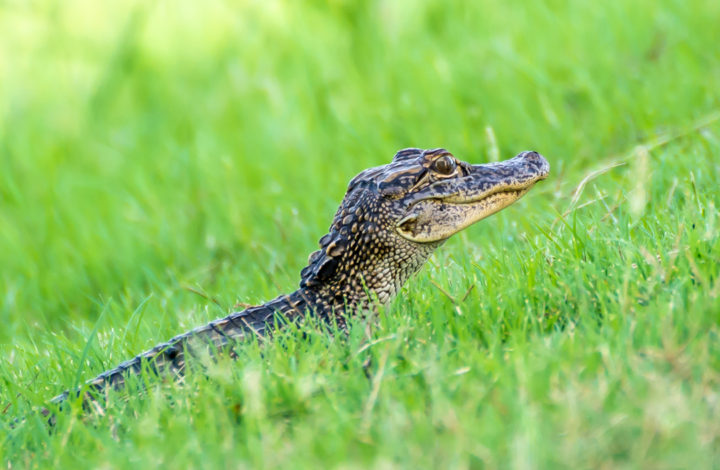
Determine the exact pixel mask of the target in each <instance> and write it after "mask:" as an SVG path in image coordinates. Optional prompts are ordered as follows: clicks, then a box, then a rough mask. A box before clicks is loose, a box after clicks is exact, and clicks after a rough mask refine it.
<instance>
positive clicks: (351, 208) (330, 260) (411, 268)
mask: <svg viewBox="0 0 720 470" xmlns="http://www.w3.org/2000/svg"><path fill="white" fill-rule="evenodd" d="M549 170H550V167H549V165H548V163H547V161H546V160H545V159H544V158H543V157H542V156H540V155H539V154H537V153H535V152H523V153H521V154H519V155H518V156H516V157H515V158H512V159H510V160H507V161H504V162H498V163H489V164H485V165H470V164H468V163H465V162H463V161H460V160H457V159H456V158H455V157H453V156H452V155H451V154H450V153H449V152H448V151H447V150H444V149H434V150H421V149H414V148H413V149H405V150H401V151H400V152H398V153H397V154H396V155H395V157H394V158H393V161H392V162H391V163H389V164H387V165H383V166H380V167H376V168H370V169H367V170H365V171H363V172H362V173H360V174H359V175H357V176H356V177H355V178H353V180H352V181H351V182H350V185H349V186H348V190H347V193H346V194H345V198H344V199H343V201H342V203H341V204H340V207H339V208H338V210H337V212H336V214H335V217H334V219H333V222H332V224H331V225H330V229H329V231H328V233H327V235H325V236H324V237H322V238H321V239H320V249H319V250H318V251H315V252H314V253H312V254H311V255H310V258H309V260H308V266H307V267H306V268H305V269H303V270H302V272H301V282H300V288H299V289H298V290H297V291H295V292H293V293H291V294H288V295H282V296H280V297H277V298H275V299H273V300H271V301H269V302H267V303H266V304H264V305H261V306H258V307H251V308H248V309H247V310H244V311H242V312H238V313H232V314H230V315H228V316H227V317H225V318H221V319H218V320H215V321H213V322H211V323H209V324H207V325H205V326H201V327H199V328H196V329H194V330H192V331H189V332H187V333H185V334H182V335H179V336H176V337H174V338H172V339H171V340H169V341H167V342H165V343H162V344H159V345H157V346H155V347H154V348H152V349H151V350H149V351H146V352H144V353H142V354H140V355H138V356H136V357H135V358H133V359H131V360H129V361H126V362H123V363H122V364H120V365H119V366H118V367H116V368H114V369H111V370H109V371H107V372H104V373H103V374H101V375H99V376H98V377H96V378H95V379H93V380H91V381H89V382H88V383H87V387H86V389H87V392H86V394H85V397H84V399H85V402H86V403H90V402H93V401H95V400H97V398H98V397H100V396H101V395H102V393H103V392H105V391H107V390H110V389H115V390H118V389H121V388H122V387H123V386H124V384H125V379H126V377H127V376H128V375H129V374H139V373H140V371H141V370H142V369H143V368H147V369H148V370H150V371H153V372H154V373H156V374H158V375H160V374H169V375H172V376H174V377H181V376H182V375H183V373H184V370H185V365H186V359H188V358H189V357H192V356H197V355H199V354H201V353H203V352H204V353H208V352H210V353H214V352H217V351H227V352H228V353H229V354H231V355H234V353H233V351H232V346H233V345H234V344H236V343H237V342H238V341H240V340H242V339H244V338H247V337H249V336H252V335H260V336H263V335H265V334H266V333H267V332H268V331H269V330H270V329H272V328H274V327H275V326H276V325H282V324H284V323H286V322H288V321H297V320H300V319H302V318H303V317H304V316H305V315H317V316H318V317H320V318H321V319H323V320H334V321H335V322H337V324H338V325H340V327H342V328H344V327H345V320H346V317H347V316H348V315H353V314H354V313H356V312H357V311H361V310H364V309H368V308H372V306H373V303H374V302H376V301H379V302H381V303H387V302H389V301H390V299H392V297H393V296H395V294H397V292H398V291H399V290H400V287H401V286H402V285H403V284H404V283H405V281H407V279H408V278H409V277H410V276H412V275H413V274H414V273H416V272H417V271H418V270H419V269H420V268H421V267H422V265H423V264H424V263H425V261H426V260H427V258H428V257H429V256H430V255H431V254H432V252H433V251H435V249H436V248H437V247H438V246H440V245H442V243H443V242H444V241H445V240H447V238H448V237H450V236H451V235H453V234H454V233H457V232H459V231H460V230H462V229H464V228H465V227H467V226H469V225H471V224H473V223H475V222H477V221H479V220H481V219H483V218H485V217H487V216H488V215H491V214H493V213H495V212H497V211H499V210H501V209H503V208H505V207H507V206H508V205H510V204H512V203H513V202H515V201H516V200H518V199H519V198H520V197H522V196H523V195H524V194H525V193H526V192H527V191H529V190H530V188H531V187H532V186H533V185H534V184H535V183H536V182H537V181H539V180H541V179H544V178H546V177H547V175H548V172H549ZM74 393H75V394H77V393H79V392H74ZM69 396H70V393H69V392H65V393H63V394H62V395H59V396H57V397H55V398H54V399H53V400H52V403H54V404H56V405H59V404H61V403H62V402H64V401H65V400H67V398H68V397H69ZM76 396H77V395H76ZM43 414H45V415H46V416H47V415H49V414H50V412H49V411H48V410H43ZM51 420H52V421H54V420H53V419H52V418H51Z"/></svg>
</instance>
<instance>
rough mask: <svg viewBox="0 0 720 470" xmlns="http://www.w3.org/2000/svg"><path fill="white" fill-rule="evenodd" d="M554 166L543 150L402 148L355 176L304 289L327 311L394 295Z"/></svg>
mask: <svg viewBox="0 0 720 470" xmlns="http://www.w3.org/2000/svg"><path fill="white" fill-rule="evenodd" d="M549 171H550V166H549V165H548V162H547V161H546V160H545V159H544V158H543V157H542V156H541V155H540V154H538V153H536V152H523V153H521V154H519V155H517V156H516V157H514V158H512V159H510V160H506V161H504V162H497V163H488V164H484V165H471V164H469V163H466V162H464V161H461V160H458V159H457V158H455V157H454V156H453V155H452V154H451V153H450V152H448V151H447V150H445V149H433V150H421V149H415V148H411V149H405V150H401V151H400V152H398V153H397V154H396V155H395V157H394V158H393V160H392V162H391V163H389V164H387V165H383V166H379V167H376V168H370V169H367V170H365V171H363V172H362V173H360V174H359V175H357V176H356V177H355V178H353V179H352V181H350V185H349V186H348V189H347V193H346V195H345V198H344V199H343V202H342V204H340V207H339V208H338V210H337V213H336V214H335V217H334V219H333V222H332V224H331V226H330V229H329V232H328V234H327V235H325V236H324V237H322V238H321V239H320V249H319V250H318V251H315V252H314V253H312V254H311V255H310V258H309V260H308V266H307V267H306V268H305V269H303V270H302V272H301V277H302V280H301V283H300V289H301V290H300V291H301V292H303V295H304V297H306V298H308V299H310V300H311V301H310V304H311V305H312V304H316V311H321V312H322V311H325V312H327V311H329V310H334V311H336V312H338V311H344V310H345V309H346V308H348V307H350V308H358V307H366V306H367V305H368V304H369V303H370V302H371V301H372V300H373V297H376V298H377V300H379V301H380V302H382V303H384V302H387V301H389V300H390V299H391V298H392V297H393V296H394V295H395V294H396V293H397V291H398V290H399V289H400V287H401V286H402V285H403V284H404V283H405V281H406V280H407V279H408V278H409V277H410V276H411V275H412V274H414V273H415V272H417V271H418V270H419V269H420V267H421V266H422V265H423V263H424V262H425V261H426V260H427V258H428V257H429V256H430V255H431V254H432V252H433V251H434V250H435V249H436V248H437V247H438V246H440V245H441V244H442V243H443V242H444V241H445V240H447V239H448V238H449V237H450V236H452V235H453V234H455V233H457V232H459V231H460V230H462V229H464V228H466V227H468V226H469V225H472V224H474V223H475V222H478V221H479V220H481V219H484V218H485V217H487V216H489V215H491V214H494V213H495V212H497V211H499V210H501V209H503V208H505V207H507V206H509V205H510V204H512V203H513V202H515V201H517V200H518V199H520V198H521V197H522V196H523V195H524V194H526V193H527V192H528V191H529V190H530V188H532V186H533V185H534V184H535V183H536V182H538V181H540V180H542V179H545V178H546V177H547V175H548V173H549Z"/></svg>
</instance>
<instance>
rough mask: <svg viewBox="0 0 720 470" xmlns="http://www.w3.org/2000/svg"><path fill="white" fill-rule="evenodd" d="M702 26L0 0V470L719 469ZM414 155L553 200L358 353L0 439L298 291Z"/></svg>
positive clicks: (135, 399) (518, 14) (420, 290)
mask: <svg viewBox="0 0 720 470" xmlns="http://www.w3.org/2000/svg"><path fill="white" fill-rule="evenodd" d="M717 24H720V3H717V2H710V1H694V2H670V1H665V2H651V1H636V2H621V1H611V2H600V3H590V2H585V3H577V2H569V3H565V2H548V3H545V4H543V3H539V2H538V3H533V4H529V3H528V4H525V3H523V4H519V3H518V4H511V3H508V2H494V1H483V2H475V3H472V4H470V3H468V4H451V3H449V2H434V1H423V2H402V1H400V2H365V3H363V2H330V3H329V4H327V5H320V4H317V5H316V6H312V5H309V4H302V3H299V2H238V4H236V5H231V4H224V3H221V2H202V3H200V2H154V3H145V2H116V3H114V4H108V3H103V2H99V3H91V2H87V1H64V2H53V1H47V2H38V3H35V4H34V5H32V6H28V5H25V4H24V3H20V2H17V3H15V2H7V3H4V4H2V6H0V30H1V31H2V33H0V34H1V35H2V41H0V84H2V86H0V113H1V114H0V119H2V126H0V266H2V269H1V270H0V325H2V326H3V328H2V329H0V358H1V359H0V461H2V463H3V465H4V466H10V467H12V468H18V467H38V468H44V467H47V466H48V465H56V466H62V467H75V466H86V467H99V466H117V467H127V466H131V465H133V466H138V465H139V466H142V467H143V468H144V467H159V466H162V467H169V466H181V467H218V466H232V467H237V466H263V467H280V466H283V467H287V466H292V467H313V468H317V467H318V466H322V467H327V466H339V465H340V464H345V465H346V466H356V467H361V468H365V467H368V466H375V467H380V466H399V467H418V466H419V467H425V468H428V467H432V468H447V467H460V468H465V467H472V468H482V467H483V466H484V467H487V468H496V467H518V468H520V467H527V466H530V467H534V466H538V467H558V466H559V467H570V468H577V467H591V468H596V467H603V466H604V467H613V468H614V467H643V466H646V467H652V468H656V467H671V468H700V467H711V466H712V465H717V462H718V461H719V459H720V456H719V455H718V449H719V448H720V424H719V423H720V409H719V408H720V400H719V398H718V392H717V391H718V390H720V342H719V336H718V334H719V328H718V325H719V324H720V300H719V299H718V297H719V296H720V276H719V274H720V263H718V260H719V259H720V237H719V236H718V233H719V230H720V214H719V213H718V204H719V202H718V201H720V189H719V186H718V183H717V182H718V181H720V159H719V157H718V156H719V155H720V121H718V120H717V118H718V110H719V109H720V92H719V91H718V90H720V88H718V86H717V85H718V83H720V52H719V49H718V48H717V45H716V42H717V41H716V39H717V38H716V34H715V32H714V31H715V30H716V29H717ZM408 146H419V147H438V146H442V147H446V148H448V149H449V150H451V151H452V152H453V153H454V154H455V155H457V156H458V157H460V158H463V159H465V160H468V161H471V162H481V161H485V160H489V159H493V158H494V156H495V155H499V156H500V158H508V157H511V156H513V155H515V154H516V153H518V152H519V151H521V150H525V149H534V150H537V151H539V152H541V153H543V154H544V155H545V156H546V157H547V158H548V160H549V161H550V163H551V165H552V174H551V177H550V178H549V179H548V180H547V181H546V182H544V183H543V184H541V185H538V186H537V187H536V188H535V189H533V191H532V192H531V193H530V194H529V195H528V196H527V197H526V198H525V199H523V200H522V201H520V202H519V203H518V204H516V205H515V206H513V207H511V208H508V209H507V210H505V211H503V212H501V213H499V214H497V215H495V216H493V217H492V218H491V219H488V220H487V221H484V222H483V223H481V224H479V225H477V226H475V227H471V228H470V229H468V230H466V231H464V232H463V233H461V234H460V235H458V236H456V237H455V238H453V239H451V240H450V241H449V242H448V243H446V244H445V245H444V246H443V247H442V249H441V250H440V251H439V252H438V253H437V254H436V255H435V256H434V257H433V258H432V259H431V261H430V262H429V263H428V265H427V266H426V267H425V269H424V270H423V271H422V272H421V273H420V274H419V275H418V276H417V277H416V278H414V279H413V280H411V281H410V282H409V283H408V285H407V286H406V287H405V288H404V290H403V292H402V294H401V295H400V296H399V297H398V299H397V300H396V301H395V302H393V303H392V305H391V306H390V307H389V308H388V309H387V311H384V312H383V313H382V315H380V317H379V318H377V319H374V320H372V321H371V325H370V328H366V325H365V324H363V322H361V321H358V324H357V325H355V328H353V329H352V330H351V333H350V335H349V337H347V338H346V337H344V336H342V335H336V336H332V335H328V334H324V333H323V331H322V329H320V330H318V328H313V327H312V326H307V327H306V331H304V334H301V333H300V332H297V331H287V332H285V333H282V334H280V335H278V336H277V337H275V338H274V339H273V341H270V342H269V343H267V344H264V345H262V346H260V345H257V344H254V343H253V344H248V345H247V347H246V348H243V350H242V357H241V358H240V359H239V360H238V361H235V362H230V361H221V362H220V363H219V364H217V365H212V366H210V368H209V370H208V372H207V374H195V375H191V376H190V378H189V380H188V383H186V384H185V385H184V386H183V387H177V386H173V385H172V384H164V385H159V386H157V387H156V386H151V387H150V392H149V393H148V394H132V393H131V394H130V396H129V397H124V396H122V395H120V396H117V397H116V398H117V400H115V401H113V404H112V405H111V406H110V407H109V408H108V409H106V410H105V415H104V416H92V417H90V418H85V419H83V418H81V417H79V416H77V415H76V414H73V413H67V414H64V415H61V416H60V417H59V422H58V426H57V428H56V430H55V431H54V432H53V433H48V432H47V428H46V427H45V426H44V424H43V422H42V420H41V419H39V418H30V419H29V420H28V421H27V422H26V423H24V424H23V425H22V426H20V427H18V428H17V429H13V430H11V429H9V427H8V423H10V422H11V421H12V419H13V418H14V417H16V416H20V415H25V414H27V413H28V411H29V410H30V409H31V408H32V407H38V406H41V405H42V404H43V403H44V402H45V401H46V400H47V399H48V398H49V397H51V396H54V395H55V394H57V393H59V392H60V391H62V390H65V389H67V388H70V387H72V386H73V385H74V384H76V383H77V381H78V380H84V379H86V378H90V377H92V376H93V375H95V374H97V373H99V372H101V371H103V370H104V369H107V368H109V367H113V366H114V365H116V364H117V363H119V362H120V361H122V360H124V359H127V358H128V357H131V356H134V355H135V354H136V353H138V352H140V351H142V350H144V349H147V348H148V347H151V346H153V345H154V344H156V343H157V342H159V341H164V340H166V339H167V338H169V337H171V336H173V335H175V334H177V333H180V332H182V331H185V330H187V329H189V328H192V327H194V326H197V325H200V324H202V323H204V322H207V321H208V320H210V319H212V318H216V317H220V316H223V315H225V314H227V313H228V312H230V311H232V310H236V309H238V308H241V307H239V306H240V305H242V304H245V303H260V302H263V301H265V300H267V299H270V298H272V297H274V296H276V295H277V294H279V293H281V292H289V291H291V290H293V289H294V288H295V287H296V285H297V282H298V273H299V271H300V269H301V268H302V267H303V266H304V264H305V262H306V259H307V254H308V253H310V252H311V251H312V250H313V249H315V246H316V243H317V240H318V239H319V238H320V236H322V235H323V234H324V233H325V230H326V228H327V225H328V224H329V223H330V220H331V217H332V214H333V213H334V210H335V208H336V207H337V204H338V203H339V201H340V199H341V198H342V196H343V194H344V191H345V188H346V185H347V182H348V181H349V180H350V178H352V177H353V176H354V175H355V174H356V173H357V172H359V171H360V170H362V169H364V168H367V167H369V166H373V165H379V164H383V163H386V162H388V161H389V160H390V158H391V157H392V154H393V153H394V152H395V151H396V150H397V149H399V148H403V147H408ZM84 351H85V352H86V354H85V356H83V352H84ZM83 357H84V358H85V360H82V359H83ZM136 385H139V384H136ZM31 416H32V415H31Z"/></svg>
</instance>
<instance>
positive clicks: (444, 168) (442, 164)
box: [433, 155, 455, 175]
mask: <svg viewBox="0 0 720 470" xmlns="http://www.w3.org/2000/svg"><path fill="white" fill-rule="evenodd" d="M433 168H435V171H437V172H438V173H442V174H443V175H449V174H450V173H452V172H453V171H455V159H454V158H453V157H450V156H448V155H444V156H442V157H440V158H438V159H437V160H435V163H434V164H433Z"/></svg>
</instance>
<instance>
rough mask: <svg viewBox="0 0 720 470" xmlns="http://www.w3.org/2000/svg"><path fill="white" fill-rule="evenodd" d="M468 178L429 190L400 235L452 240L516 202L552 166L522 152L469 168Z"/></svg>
mask: <svg viewBox="0 0 720 470" xmlns="http://www.w3.org/2000/svg"><path fill="white" fill-rule="evenodd" d="M466 171H467V173H468V175H467V176H465V177H463V178H460V179H457V180H455V181H453V182H442V183H439V184H437V185H436V187H435V188H432V187H431V188H428V191H426V194H424V195H421V196H419V197H418V199H419V200H418V201H417V202H415V203H414V204H413V205H412V206H410V208H409V210H408V213H407V215H406V216H405V217H403V218H402V219H401V220H400V221H399V222H398V224H397V226H396V230H397V232H398V233H399V234H400V235H401V236H402V237H404V238H406V239H408V240H411V241H414V242H417V243H431V242H437V241H441V240H445V239H447V238H449V237H450V236H451V235H453V234H455V233H457V232H459V231H461V230H463V229H464V228H466V227H468V226H470V225H472V224H474V223H476V222H478V221H480V220H482V219H484V218H485V217H488V216H490V215H492V214H494V213H496V212H498V211H500V210H502V209H504V208H506V207H507V206H509V205H510V204H512V203H513V202H515V201H517V200H518V199H520V198H521V197H523V196H524V195H525V194H527V192H528V191H530V189H531V188H532V187H533V186H534V185H535V183H537V182H538V181H540V180H543V179H545V178H547V175H548V173H549V171H550V166H549V164H548V163H547V161H546V160H545V158H543V157H542V156H541V155H540V154H538V153H536V152H523V153H521V154H519V155H518V156H516V157H515V158H512V159H510V160H507V161H504V162H499V163H490V164H486V165H468V166H467V167H466Z"/></svg>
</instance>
